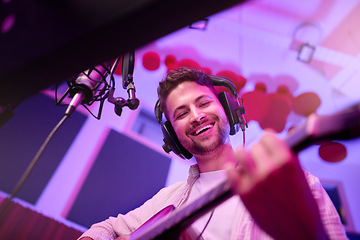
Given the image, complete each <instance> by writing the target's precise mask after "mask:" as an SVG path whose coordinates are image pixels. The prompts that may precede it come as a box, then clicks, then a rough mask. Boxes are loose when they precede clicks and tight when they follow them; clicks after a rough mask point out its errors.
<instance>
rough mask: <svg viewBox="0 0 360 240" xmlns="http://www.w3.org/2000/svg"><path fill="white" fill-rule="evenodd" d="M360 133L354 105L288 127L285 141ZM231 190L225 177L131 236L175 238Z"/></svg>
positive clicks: (302, 142) (302, 144)
mask: <svg viewBox="0 0 360 240" xmlns="http://www.w3.org/2000/svg"><path fill="white" fill-rule="evenodd" d="M358 136H360V105H359V104H358V105H355V106H353V107H351V108H348V109H346V110H344V111H342V112H339V113H337V114H334V115H330V116H321V117H319V116H315V115H312V116H310V117H309V118H308V119H307V121H306V122H305V123H304V124H303V125H300V126H298V127H296V128H295V129H293V130H291V131H290V132H289V134H288V136H287V138H286V139H285V142H286V143H287V144H288V146H289V147H291V148H292V150H293V151H294V152H299V151H301V150H303V149H304V148H306V147H308V146H309V145H311V144H314V143H315V142H319V141H322V140H326V139H350V138H354V137H358ZM232 195H233V193H232V192H231V189H230V185H229V183H228V182H227V181H226V180H225V181H223V182H220V183H219V184H218V185H217V186H216V187H215V188H213V189H211V190H210V191H209V192H207V193H206V194H204V195H203V196H201V197H200V198H198V199H197V200H195V201H194V202H192V203H191V204H187V205H185V206H183V207H182V208H180V209H177V210H175V211H174V212H173V213H172V214H170V215H169V216H167V217H165V218H163V219H161V220H160V221H158V222H157V223H155V224H154V226H153V227H151V228H150V229H146V230H145V231H141V232H138V233H136V234H135V235H134V236H131V239H136V240H145V239H146V240H147V239H164V240H165V239H177V237H178V236H179V235H180V233H181V232H182V231H183V230H185V229H186V228H187V227H189V226H190V225H191V224H192V223H193V222H194V221H195V220H196V219H198V218H199V217H201V216H202V215H204V214H205V213H207V212H209V211H210V210H212V209H213V208H215V207H216V206H218V205H219V204H221V203H223V202H224V201H226V200H227V199H229V198H230V197H231V196H232Z"/></svg>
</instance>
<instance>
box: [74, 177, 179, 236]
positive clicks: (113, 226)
mask: <svg viewBox="0 0 360 240" xmlns="http://www.w3.org/2000/svg"><path fill="white" fill-rule="evenodd" d="M185 191H186V183H185V182H179V183H175V184H173V185H171V186H169V187H166V188H163V189H161V190H160V191H159V192H158V193H157V194H156V195H154V196H153V197H152V198H151V199H149V200H147V201H146V202H145V203H144V204H143V205H141V206H140V207H138V208H136V209H134V210H132V211H130V212H128V213H127V214H125V215H123V214H119V215H117V217H109V218H108V219H106V220H104V221H102V222H99V223H95V224H93V225H92V226H91V227H90V228H89V229H88V230H87V231H85V232H84V233H83V234H82V235H81V236H80V238H79V240H80V239H81V238H83V237H90V238H92V239H94V240H98V239H99V240H100V239H101V240H103V239H115V238H117V237H118V236H122V235H129V234H131V233H132V232H133V231H135V230H136V229H137V228H138V227H140V226H141V225H142V224H143V223H145V222H146V221H147V220H148V219H150V218H151V217H152V216H153V215H155V214H156V213H157V212H158V211H160V210H161V209H163V208H164V207H166V206H169V205H175V206H176V205H177V204H178V203H179V201H181V199H182V198H183V195H184V193H185Z"/></svg>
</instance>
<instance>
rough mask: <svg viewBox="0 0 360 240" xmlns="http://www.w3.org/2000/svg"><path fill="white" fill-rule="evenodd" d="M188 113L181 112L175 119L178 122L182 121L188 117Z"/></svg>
mask: <svg viewBox="0 0 360 240" xmlns="http://www.w3.org/2000/svg"><path fill="white" fill-rule="evenodd" d="M187 113H188V112H187V111H186V112H179V113H178V114H177V115H176V117H175V119H176V120H178V119H182V118H184V117H185V116H186V115H187Z"/></svg>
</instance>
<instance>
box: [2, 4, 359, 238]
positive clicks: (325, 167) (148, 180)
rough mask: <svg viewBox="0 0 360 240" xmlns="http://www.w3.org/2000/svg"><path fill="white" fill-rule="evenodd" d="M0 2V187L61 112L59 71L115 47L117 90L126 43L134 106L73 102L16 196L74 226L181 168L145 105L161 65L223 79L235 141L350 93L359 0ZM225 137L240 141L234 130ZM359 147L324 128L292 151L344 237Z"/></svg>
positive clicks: (129, 202)
mask: <svg viewBox="0 0 360 240" xmlns="http://www.w3.org/2000/svg"><path fill="white" fill-rule="evenodd" d="M100 2H101V3H100ZM0 9H1V10H0V13H1V15H0V17H1V18H0V24H1V31H0V50H1V51H0V55H1V57H0V58H1V59H0V61H1V62H0V77H1V87H0V93H1V94H0V95H1V96H0V114H1V115H0V116H1V126H0V190H1V198H2V199H3V198H5V197H7V196H9V194H10V193H11V192H12V191H13V189H14V187H15V185H16V184H17V183H18V181H19V179H20V178H21V176H22V174H23V173H24V171H25V169H26V168H27V167H28V164H29V163H30V162H31V160H32V159H33V158H34V156H35V154H36V153H37V151H38V150H39V148H40V146H41V145H42V144H43V142H44V140H45V139H46V137H47V136H48V135H49V133H50V132H51V131H52V130H53V128H54V127H55V126H56V124H57V123H58V122H59V121H60V119H61V118H62V117H63V116H64V113H65V111H66V109H67V104H68V103H69V102H70V101H71V98H70V95H69V94H66V90H68V89H69V82H71V79H74V78H75V77H74V76H77V75H78V74H80V73H81V72H82V71H84V70H86V69H89V68H92V67H94V66H97V65H99V64H102V63H104V62H108V61H110V62H111V63H113V62H114V61H115V59H117V58H119V59H120V61H119V64H118V65H117V66H116V68H114V69H113V70H114V71H113V72H114V75H113V77H114V78H113V80H114V81H113V87H115V88H114V89H115V91H114V93H113V96H114V97H122V98H124V99H125V100H126V99H128V98H129V95H128V93H127V89H124V88H123V81H124V72H123V71H124V68H122V66H123V60H124V59H125V58H124V56H127V55H126V54H128V53H129V52H132V53H134V55H133V56H134V69H133V79H132V82H131V84H133V85H134V86H135V89H136V92H135V94H136V98H137V99H138V100H139V101H140V104H139V106H138V107H137V108H136V109H134V110H131V109H130V108H129V107H127V106H124V107H123V108H122V111H121V114H120V116H119V115H118V114H116V113H115V111H114V108H115V104H114V103H111V102H109V101H108V99H105V100H104V102H103V104H101V101H95V102H94V103H93V104H91V105H87V104H85V106H86V107H87V108H88V109H86V108H85V107H84V106H82V105H80V106H79V107H77V108H76V111H75V112H74V113H73V115H72V116H71V117H70V118H69V119H67V120H66V121H65V122H64V124H63V125H61V126H60V128H59V129H58V131H57V132H56V133H55V134H54V136H53V138H52V139H51V141H50V143H49V145H48V146H47V147H46V149H45V150H44V152H43V154H42V155H41V157H40V159H39V161H38V163H37V164H36V166H35V167H34V169H33V170H32V172H31V173H30V175H29V177H28V179H27V180H26V182H25V183H24V185H23V187H22V188H21V190H20V191H19V193H18V194H17V196H16V197H15V199H14V201H15V202H17V203H19V204H20V205H21V206H23V207H25V208H29V209H31V211H34V212H36V213H40V214H41V216H45V217H46V218H49V219H53V220H55V221H56V222H60V223H61V224H64V225H65V226H66V227H69V228H74V229H76V230H77V231H79V232H81V231H84V230H85V229H87V228H88V227H90V225H91V224H92V223H95V222H98V221H101V220H104V219H106V218H108V217H109V216H116V215H117V214H118V213H126V212H127V211H129V210H131V209H133V208H135V207H137V206H139V205H140V204H142V203H143V202H144V201H145V200H147V199H148V198H150V197H151V196H153V195H154V194H155V193H156V192H157V191H158V190H159V189H161V188H162V187H164V186H167V185H170V184H172V183H174V182H177V181H183V180H185V179H186V177H187V173H188V167H189V166H190V165H191V164H193V163H194V161H193V160H184V159H181V158H179V157H178V156H176V155H175V154H173V153H171V154H167V153H165V152H164V151H163V149H162V144H163V143H162V133H161V130H160V127H159V124H158V123H157V121H156V119H155V117H154V113H153V112H154V105H155V103H156V100H157V92H156V89H157V85H158V82H159V81H160V80H162V79H163V77H164V76H165V74H166V72H167V71H168V70H170V69H173V68H176V67H179V66H188V67H195V68H200V69H203V70H204V71H206V72H207V73H209V74H214V75H220V76H224V77H227V78H229V79H230V80H232V81H233V82H234V84H235V85H236V87H237V91H238V94H239V95H240V96H241V97H242V98H243V100H244V107H245V117H246V120H247V122H248V128H247V129H246V130H245V141H246V142H245V144H246V146H250V145H251V144H252V143H254V142H256V141H257V139H259V137H260V136H261V134H262V133H263V130H264V129H266V128H272V129H274V130H275V131H276V132H277V133H278V135H279V136H280V137H286V136H287V133H288V131H289V130H290V129H292V128H294V127H296V126H298V125H300V124H301V123H303V122H304V121H305V120H306V117H307V116H309V115H310V114H312V113H316V114H318V115H329V114H335V113H337V112H339V111H341V110H342V109H344V108H347V107H349V106H351V105H353V104H356V103H357V102H358V101H359V100H360V94H359V88H360V1H359V0H302V1H288V0H258V1H221V3H219V1H174V0H169V1H161V0H158V1H155V0H153V1H150V0H149V1H81V0H77V1H65V0H64V1H58V2H55V1H45V0H42V1H40V0H39V1H35V0H32V1H20V0H2V1H1V3H0ZM125 65H126V64H125ZM70 85H71V83H70ZM62 96H64V98H63V99H61V97H62ZM60 99H61V104H56V102H58V103H59V101H60ZM101 105H102V107H101ZM90 112H91V113H90ZM99 113H101V116H100V117H98V118H99V119H97V118H96V117H97V116H98V114H99ZM93 115H95V117H94V116H93ZM325 125H326V124H325ZM325 127H326V126H325ZM231 139H232V144H233V146H234V147H237V146H241V145H242V144H243V137H242V135H241V134H239V133H238V134H237V135H235V136H232V137H231ZM359 156H360V142H359V139H357V138H354V139H350V140H346V141H343V140H334V139H328V140H327V141H325V142H322V143H317V144H313V145H312V146H310V147H308V148H307V149H305V150H303V151H301V152H300V154H299V158H300V161H301V164H302V166H303V167H304V168H305V169H306V170H308V171H309V172H311V173H312V174H314V175H315V176H317V177H318V178H319V179H320V180H321V182H322V183H323V185H324V187H325V188H326V190H327V192H328V193H329V195H330V196H331V198H332V200H333V202H334V204H335V206H336V207H337V209H338V211H339V214H340V216H341V219H342V221H343V223H344V225H345V228H346V231H347V232H348V234H349V237H350V238H352V239H358V238H357V237H356V235H357V234H359V233H360V204H359V202H360V191H359V187H358V183H359V182H360V174H359V173H360V159H359ZM264 201H266V200H264ZM27 214H28V215H29V216H30V213H27ZM30 219H31V218H30ZM21 221H23V222H24V224H26V223H25V222H26V221H27V220H26V219H22V220H21ZM17 222H19V221H17ZM44 224H45V223H44ZM62 226H63V225H62ZM14 231H15V230H14Z"/></svg>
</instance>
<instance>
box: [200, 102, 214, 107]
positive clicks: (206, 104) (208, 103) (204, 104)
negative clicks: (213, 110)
mask: <svg viewBox="0 0 360 240" xmlns="http://www.w3.org/2000/svg"><path fill="white" fill-rule="evenodd" d="M210 103H211V101H203V102H201V103H200V104H199V107H202V108H204V107H207V106H209V105H210Z"/></svg>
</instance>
